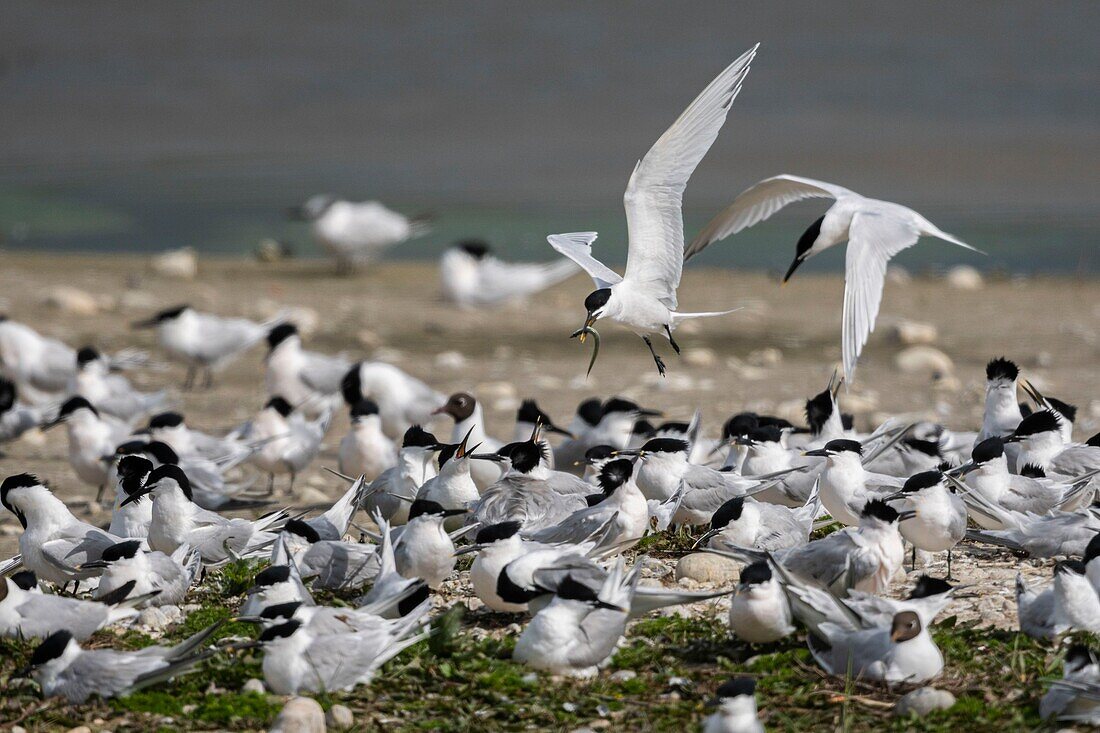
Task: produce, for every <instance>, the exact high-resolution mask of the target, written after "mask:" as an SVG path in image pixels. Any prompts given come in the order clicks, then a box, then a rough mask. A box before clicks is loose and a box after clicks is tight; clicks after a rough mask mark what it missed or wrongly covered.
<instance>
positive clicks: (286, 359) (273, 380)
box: [264, 323, 351, 417]
mask: <svg viewBox="0 0 1100 733" xmlns="http://www.w3.org/2000/svg"><path fill="white" fill-rule="evenodd" d="M266 338H267V347H268V352H267V357H266V358H265V359H264V389H266V390H267V395H268V397H276V396H281V397H283V398H285V399H286V400H288V401H289V402H290V403H291V404H292V405H298V406H299V407H300V408H301V409H303V410H305V411H306V412H307V413H309V415H310V417H317V416H318V415H320V414H321V413H322V412H324V410H325V409H326V408H327V407H329V405H330V403H331V402H332V401H333V400H339V398H340V384H341V382H342V381H343V379H344V375H345V374H347V373H348V369H350V368H351V362H349V361H347V360H346V359H342V358H340V357H338V356H329V355H327V354H321V353H318V352H316V351H306V350H305V349H303V348H302V337H301V336H300V335H299V333H298V327H297V326H295V325H294V324H293V323H280V324H278V325H277V326H275V327H274V328H272V329H271V330H270V331H268V332H267V336H266Z"/></svg>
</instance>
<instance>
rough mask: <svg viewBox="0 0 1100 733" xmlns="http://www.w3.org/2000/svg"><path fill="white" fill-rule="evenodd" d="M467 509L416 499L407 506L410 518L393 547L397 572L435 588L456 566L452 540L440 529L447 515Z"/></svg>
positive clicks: (456, 513) (461, 512)
mask: <svg viewBox="0 0 1100 733" xmlns="http://www.w3.org/2000/svg"><path fill="white" fill-rule="evenodd" d="M466 511H467V510H466V509H444V508H443V507H442V506H441V505H439V504H438V503H436V502H434V501H430V500H427V499H417V500H416V501H414V502H413V503H412V506H411V507H410V508H409V521H408V523H407V524H406V525H405V527H404V532H402V533H401V539H400V541H399V542H397V544H396V546H395V547H394V551H393V555H394V560H395V561H396V563H397V572H399V573H401V575H403V576H404V577H406V578H409V579H410V580H411V579H416V578H418V579H420V580H423V581H424V582H425V583H427V584H428V587H429V588H431V589H433V590H435V589H437V588H439V586H441V585H443V581H444V580H446V579H447V578H448V577H450V575H451V573H452V572H454V569H455V557H454V552H455V545H454V540H452V539H451V537H450V535H448V534H447V531H446V530H445V529H444V528H443V522H444V520H445V519H446V518H447V517H454V516H461V515H463V514H466Z"/></svg>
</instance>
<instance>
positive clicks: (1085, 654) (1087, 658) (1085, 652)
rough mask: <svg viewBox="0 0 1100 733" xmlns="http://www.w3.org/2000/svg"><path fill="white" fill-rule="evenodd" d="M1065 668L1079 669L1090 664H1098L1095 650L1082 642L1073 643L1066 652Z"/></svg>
mask: <svg viewBox="0 0 1100 733" xmlns="http://www.w3.org/2000/svg"><path fill="white" fill-rule="evenodd" d="M1065 664H1066V669H1070V670H1079V669H1082V668H1083V667H1087V666H1089V665H1092V664H1100V658H1098V657H1097V656H1096V652H1094V651H1093V650H1091V649H1089V648H1088V647H1087V646H1085V645H1084V644H1074V645H1073V646H1071V647H1070V649H1069V651H1068V652H1066V663H1065Z"/></svg>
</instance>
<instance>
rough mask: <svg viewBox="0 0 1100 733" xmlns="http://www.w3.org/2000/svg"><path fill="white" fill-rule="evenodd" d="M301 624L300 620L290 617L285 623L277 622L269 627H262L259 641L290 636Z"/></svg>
mask: <svg viewBox="0 0 1100 733" xmlns="http://www.w3.org/2000/svg"><path fill="white" fill-rule="evenodd" d="M301 625H302V623H301V622H300V621H295V620H293V619H291V620H290V621H287V622H286V623H285V624H278V625H276V626H272V627H270V628H267V629H264V633H262V634H260V639H259V640H260V642H261V643H262V642H265V641H275V640H276V639H282V638H284V637H287V636H290V635H291V634H293V633H294V632H295V631H297V630H298V628H299V627H300V626H301Z"/></svg>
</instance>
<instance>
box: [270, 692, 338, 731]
mask: <svg viewBox="0 0 1100 733" xmlns="http://www.w3.org/2000/svg"><path fill="white" fill-rule="evenodd" d="M269 733H325V711H324V710H322V709H321V706H320V705H319V704H318V703H317V701H316V700H314V699H312V698H309V697H292V698H290V699H289V700H287V703H286V705H284V706H283V709H282V710H281V711H279V716H278V717H277V718H275V723H274V724H273V725H272V726H271V730H270V731H269Z"/></svg>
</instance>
